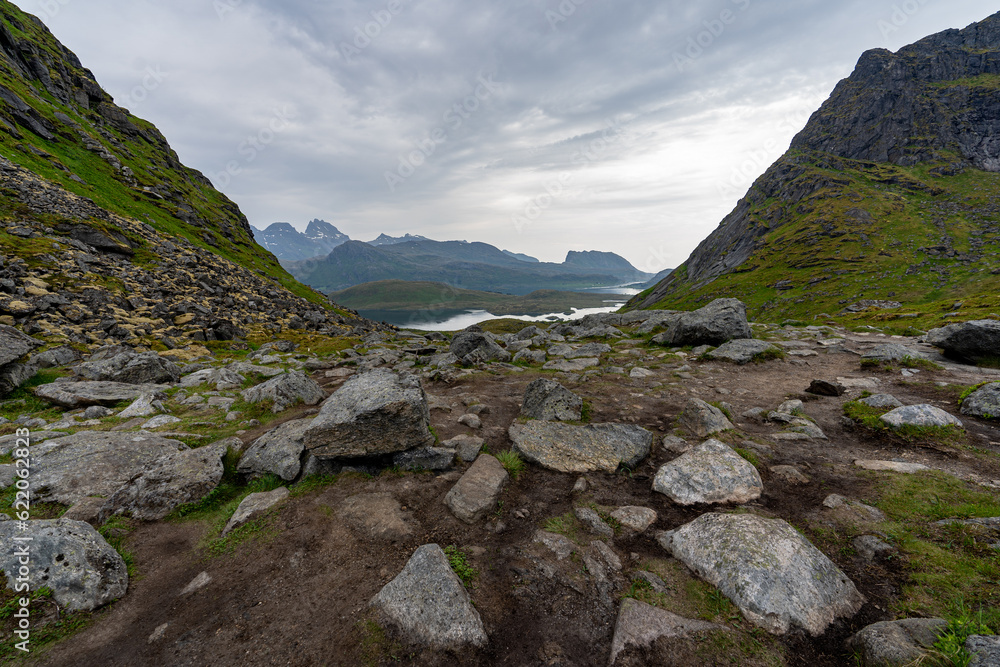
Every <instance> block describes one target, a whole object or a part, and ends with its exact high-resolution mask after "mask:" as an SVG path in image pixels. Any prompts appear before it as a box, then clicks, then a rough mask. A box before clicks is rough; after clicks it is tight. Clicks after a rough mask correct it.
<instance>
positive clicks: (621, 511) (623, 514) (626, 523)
mask: <svg viewBox="0 0 1000 667" xmlns="http://www.w3.org/2000/svg"><path fill="white" fill-rule="evenodd" d="M611 518H612V519H614V520H615V521H617V522H618V523H620V524H621V525H622V526H623V527H625V528H628V529H629V530H634V531H635V532H637V533H645V532H646V531H647V530H649V529H650V528H651V527H652V526H653V524H654V523H656V519H657V516H656V511H655V510H651V509H649V508H648V507H633V506H630V505H629V506H625V507H619V508H618V509H616V510H615V511H614V512H612V513H611Z"/></svg>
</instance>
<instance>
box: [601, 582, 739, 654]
mask: <svg viewBox="0 0 1000 667" xmlns="http://www.w3.org/2000/svg"><path fill="white" fill-rule="evenodd" d="M710 631H714V632H729V629H728V628H726V627H725V626H722V625H716V624H715V623H707V622H705V621H695V620H691V619H689V618H684V617H683V616H678V615H677V614H674V613H671V612H669V611H667V610H666V609H660V608H658V607H653V606H652V605H648V604H646V603H645V602H640V601H639V600H633V599H632V598H625V599H623V600H622V605H621V608H620V609H619V610H618V621H617V622H616V623H615V634H614V637H613V638H612V640H611V658H610V659H609V660H608V664H609V665H614V664H615V661H617V660H618V656H619V654H621V652H622V651H625V650H626V649H629V648H632V647H636V648H649V647H650V646H653V644H654V643H659V642H657V640H659V639H674V638H680V637H686V636H688V635H691V634H695V633H700V632H710ZM665 650H666V651H668V652H669V649H666V648H665ZM664 657H665V658H669V657H672V656H664ZM656 664H670V663H667V662H666V661H664V662H662V663H661V662H659V661H658V662H657V663H656Z"/></svg>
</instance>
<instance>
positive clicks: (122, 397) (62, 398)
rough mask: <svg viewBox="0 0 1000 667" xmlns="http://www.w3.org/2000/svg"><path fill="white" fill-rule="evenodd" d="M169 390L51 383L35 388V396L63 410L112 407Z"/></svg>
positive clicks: (114, 384) (160, 386) (150, 386)
mask: <svg viewBox="0 0 1000 667" xmlns="http://www.w3.org/2000/svg"><path fill="white" fill-rule="evenodd" d="M167 389H170V385H166V384H126V383H124V382H53V383H51V384H43V385H42V386H40V387H36V388H35V396H38V397H39V398H42V399H45V400H46V401H49V402H50V403H55V404H56V405H60V406H62V407H64V408H69V409H71V410H72V409H74V408H85V407H87V406H89V405H108V406H113V405H115V404H116V403H120V402H122V401H133V400H135V399H137V398H139V397H140V396H142V395H143V394H156V393H158V392H163V391H166V390H167Z"/></svg>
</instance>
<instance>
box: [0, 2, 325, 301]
mask: <svg viewBox="0 0 1000 667" xmlns="http://www.w3.org/2000/svg"><path fill="white" fill-rule="evenodd" d="M0 21H2V28H0V46H2V49H0V86H2V88H3V89H2V90H0V96H2V97H3V98H4V101H5V104H4V105H3V107H2V109H0V121H2V122H0V154H2V155H3V156H4V157H6V158H7V159H9V160H11V161H12V162H14V163H16V164H18V165H20V166H22V167H25V168H27V169H29V170H31V171H33V172H34V173H36V174H38V175H40V176H42V177H44V178H46V179H48V180H50V181H52V182H53V183H56V184H58V185H60V186H61V187H63V188H65V189H66V190H68V191H70V192H72V193H74V194H77V195H80V196H82V197H86V198H88V199H90V200H92V201H94V202H95V203H96V204H98V205H99V206H101V207H103V208H105V209H107V210H109V211H111V212H114V213H117V214H120V215H123V216H126V217H130V218H134V219H137V220H140V221H142V222H145V223H147V224H149V225H150V226H152V227H153V228H155V229H156V230H158V231H160V232H164V233H166V234H170V235H176V236H182V237H184V238H186V239H188V240H189V241H191V242H192V243H194V244H195V245H197V246H199V247H202V248H205V249H208V250H211V251H212V252H215V253H217V254H219V255H221V256H222V257H225V258H227V259H230V260H232V261H234V262H236V263H238V264H240V265H242V266H245V267H247V268H250V269H252V270H254V271H255V272H257V273H259V274H261V275H264V276H269V277H272V278H274V279H275V280H277V281H278V282H280V283H281V284H282V285H284V286H285V287H287V288H288V289H289V290H291V291H292V292H294V293H295V294H298V295H299V296H303V297H305V298H308V299H309V300H311V301H313V302H323V301H324V299H323V298H322V296H320V295H318V294H316V293H315V292H314V291H313V290H310V289H309V288H307V287H305V286H303V285H301V284H299V283H297V282H296V281H295V280H294V279H293V278H292V277H291V275H290V274H288V273H287V272H286V271H285V270H284V269H282V268H281V266H280V265H279V264H278V262H277V260H276V259H275V258H274V256H273V255H271V253H269V252H267V251H266V250H264V249H263V248H261V247H260V246H259V245H257V244H256V243H255V242H254V240H253V236H252V234H251V232H250V228H249V225H248V224H247V221H246V218H245V217H244V216H243V214H242V213H241V212H240V210H239V208H238V207H237V206H236V204H234V203H233V202H232V201H231V200H229V199H228V198H227V197H226V196H225V195H223V194H222V193H220V192H218V191H217V190H216V189H215V188H214V187H213V186H212V184H211V182H210V181H209V180H208V179H207V178H205V177H204V176H203V175H202V174H201V173H200V172H198V171H195V170H193V169H189V168H187V167H184V166H183V165H182V164H181V163H180V162H179V160H178V159H177V155H176V153H174V151H173V150H172V149H171V148H170V146H169V145H168V144H167V141H166V139H164V137H163V135H162V134H160V132H159V131H158V130H157V129H156V128H155V127H154V126H153V125H152V124H150V123H148V122H147V121H144V120H142V119H140V118H136V117H135V116H132V115H131V114H130V113H129V112H128V111H127V110H125V109H122V108H120V107H118V106H116V105H115V104H114V103H113V101H112V99H111V97H110V96H108V95H107V93H105V92H104V91H103V90H101V88H100V86H99V85H98V84H97V82H96V81H95V80H94V79H93V75H92V74H91V73H90V72H89V70H86V69H84V68H83V67H82V66H81V65H80V63H79V60H78V59H77V58H76V56H75V55H73V54H72V53H71V52H70V51H69V50H67V49H66V48H65V47H64V46H62V45H61V44H60V43H59V42H58V41H57V40H56V39H55V38H54V37H53V36H52V34H51V33H50V32H49V31H48V30H47V29H46V28H45V26H44V25H42V24H41V22H40V21H38V20H37V19H36V18H34V17H32V16H30V15H28V14H26V13H24V12H22V11H21V10H20V9H18V8H17V7H15V6H14V5H12V4H11V3H9V2H3V1H0ZM10 194H11V193H9V192H3V191H0V195H8V196H0V217H2V218H4V219H13V218H16V217H17V216H20V215H23V214H24V210H23V208H22V207H21V206H19V205H17V204H15V203H13V202H12V199H13V197H11V196H9V195H10ZM53 222H55V221H53ZM76 222H79V221H76ZM85 222H91V221H85ZM4 250H5V251H6V250H7V248H4ZM15 254H16V253H15ZM137 257H138V258H139V259H141V258H142V252H141V249H140V252H139V253H137Z"/></svg>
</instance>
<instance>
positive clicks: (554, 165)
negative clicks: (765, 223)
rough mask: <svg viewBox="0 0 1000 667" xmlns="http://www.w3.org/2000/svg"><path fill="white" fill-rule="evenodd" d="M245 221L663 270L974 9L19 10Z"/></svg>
mask: <svg viewBox="0 0 1000 667" xmlns="http://www.w3.org/2000/svg"><path fill="white" fill-rule="evenodd" d="M16 4H17V5H18V6H19V7H21V8H22V9H24V10H26V11H28V12H31V13H33V14H35V15H37V16H39V17H40V18H42V19H43V20H44V21H45V22H46V24H47V25H48V26H49V27H50V28H51V29H52V31H53V32H54V33H55V35H56V37H58V38H59V39H60V40H61V41H62V42H63V43H65V44H66V45H67V46H68V47H69V48H71V49H72V50H73V51H75V52H76V53H77V55H79V56H80V58H81V60H82V61H83V62H84V64H85V65H86V66H87V67H89V68H91V69H92V70H93V71H94V73H95V75H96V76H97V78H98V80H99V81H100V82H101V84H102V85H103V86H104V87H105V88H106V89H107V90H108V92H110V93H111V94H112V95H113V96H114V97H115V99H116V101H117V102H118V103H119V104H121V105H122V106H125V107H128V108H129V109H130V110H131V111H132V112H133V113H135V114H136V115H138V116H141V117H143V118H147V119H149V120H150V121H152V122H154V123H155V124H156V125H157V126H158V127H159V128H160V129H161V130H162V131H163V132H164V134H165V135H166V136H167V138H168V140H169V141H170V142H171V145H172V146H173V147H174V148H175V149H176V150H177V152H178V153H179V155H180V157H181V159H182V160H183V161H184V162H185V163H186V164H188V165H190V166H192V167H195V168H197V169H200V170H202V171H203V172H205V174H206V175H208V176H209V177H210V178H211V179H212V180H213V182H214V183H215V184H216V186H217V187H219V188H220V189H221V190H223V191H224V192H225V193H226V194H228V195H229V196H230V197H231V198H233V199H234V200H235V201H236V202H237V203H238V204H239V205H240V207H241V208H242V209H243V211H244V212H245V213H246V214H247V216H248V217H249V218H250V221H251V223H252V224H254V225H256V226H258V227H265V226H267V225H268V224H270V223H272V222H276V221H287V222H291V223H293V224H294V225H296V226H297V227H299V228H304V227H305V224H306V222H307V221H308V220H310V219H312V218H316V217H319V218H324V219H326V220H328V221H330V222H332V223H333V224H335V225H336V226H337V227H339V228H340V229H341V231H343V232H345V233H348V234H350V235H351V237H352V238H359V239H362V240H368V239H371V238H374V237H375V236H377V235H378V234H379V233H381V232H386V233H389V234H392V235H401V234H403V233H405V232H409V233H413V234H422V235H425V236H429V237H432V238H438V239H442V240H445V239H459V238H464V239H470V240H473V239H474V240H480V241H486V242H489V243H493V244H495V245H498V246H500V247H502V248H507V249H510V250H514V251H517V252H526V253H529V254H533V255H535V256H537V257H539V258H541V259H543V260H550V261H561V260H562V259H563V258H564V256H565V253H566V251H568V250H609V251H613V252H617V253H619V254H621V255H624V256H625V257H627V258H628V259H629V260H630V261H632V262H633V263H634V264H635V265H636V266H637V267H639V268H642V269H644V270H648V271H658V270H660V269H662V268H665V267H667V266H676V265H677V264H679V263H680V262H682V261H683V260H684V259H685V258H686V257H687V255H688V253H689V252H690V251H691V250H692V249H693V248H694V246H696V245H697V244H698V242H699V241H700V240H701V239H702V238H704V237H705V236H706V235H707V234H708V233H709V232H710V231H711V230H712V229H713V228H714V227H715V226H716V225H717V224H718V222H719V220H721V219H722V217H723V216H725V214H726V213H728V212H729V211H730V210H731V209H732V207H733V205H734V204H735V203H736V200H737V199H738V198H739V197H740V196H742V194H743V193H744V192H745V191H746V189H747V187H749V184H750V183H751V182H752V180H753V179H754V178H756V177H757V176H758V175H759V174H761V173H763V171H764V170H765V169H766V167H767V166H768V165H769V164H770V163H771V162H772V161H773V160H774V159H775V158H777V157H778V156H779V155H780V154H781V153H782V152H784V150H785V149H786V148H787V146H788V143H789V141H790V140H791V138H792V136H793V135H794V134H795V132H797V131H798V130H799V129H801V128H802V126H803V125H804V124H805V122H806V120H807V119H808V116H809V114H810V113H812V112H813V111H814V110H815V109H816V108H817V107H818V106H819V105H820V103H822V101H823V100H824V99H825V98H826V97H827V95H829V92H830V91H831V90H832V88H833V86H834V85H835V84H836V82H837V81H838V80H839V79H841V78H843V77H845V76H847V75H848V74H850V72H851V70H852V69H853V67H854V64H855V62H857V59H858V57H859V56H860V55H861V53H862V52H863V51H864V50H866V49H869V48H889V49H893V50H895V49H897V48H899V47H900V46H903V45H905V44H908V43H911V42H914V41H916V40H918V39H920V38H921V37H924V36H926V35H928V34H931V33H934V32H938V31H940V30H944V29H946V28H961V27H965V26H966V25H968V24H969V23H972V22H974V21H977V20H981V19H983V18H985V17H986V16H988V15H989V14H991V13H993V12H994V11H995V4H994V3H991V2H986V1H984V0H954V1H953V2H950V3H943V2H936V1H935V0H894V1H890V2H887V1H884V0H865V1H861V0H847V1H845V2H838V3H831V2H821V1H819V0H804V1H800V2H795V3H792V2H787V0H786V1H785V2H778V1H777V0H714V1H712V2H707V3H701V2H699V3H697V6H695V5H696V3H693V2H690V1H689V2H681V1H680V0H659V1H652V0H632V1H631V2H628V3H623V2H612V0H505V1H504V2H491V3H488V2H458V1H457V0H372V1H369V2H360V1H352V0H332V1H328V0H280V1H278V0H144V1H139V0H130V1H126V0H86V2H85V1H84V0H17V1H16Z"/></svg>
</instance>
